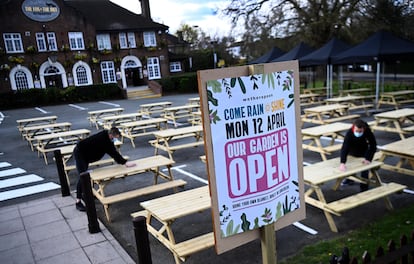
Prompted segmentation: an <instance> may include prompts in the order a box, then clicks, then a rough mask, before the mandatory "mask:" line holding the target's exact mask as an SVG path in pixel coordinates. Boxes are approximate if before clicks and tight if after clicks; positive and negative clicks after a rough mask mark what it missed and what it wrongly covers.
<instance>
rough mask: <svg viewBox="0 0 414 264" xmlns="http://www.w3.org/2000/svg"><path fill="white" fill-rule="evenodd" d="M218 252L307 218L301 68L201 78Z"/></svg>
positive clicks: (282, 66)
mask: <svg viewBox="0 0 414 264" xmlns="http://www.w3.org/2000/svg"><path fill="white" fill-rule="evenodd" d="M198 82H199V93H200V100H201V107H202V116H203V126H204V135H205V149H206V158H207V168H208V174H209V186H210V193H211V196H212V215H213V222H214V233H215V242H216V243H215V244H216V252H217V253H218V254H220V253H223V252H226V251H228V250H230V249H232V248H235V247H237V246H239V245H242V244H245V243H247V242H250V241H252V240H254V239H257V238H259V237H260V231H259V230H260V229H261V228H263V227H264V226H267V227H268V226H269V225H273V226H274V230H277V229H280V228H282V227H284V226H287V225H289V224H292V223H293V222H296V221H299V220H302V219H303V218H304V217H305V205H304V196H303V170H302V139H301V133H300V129H301V124H300V105H299V102H300V101H299V69H298V62H297V61H290V62H282V63H269V64H263V65H255V66H241V67H233V68H223V69H216V70H206V71H199V72H198Z"/></svg>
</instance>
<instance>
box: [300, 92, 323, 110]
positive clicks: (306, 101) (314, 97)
mask: <svg viewBox="0 0 414 264" xmlns="http://www.w3.org/2000/svg"><path fill="white" fill-rule="evenodd" d="M318 97H320V94H317V93H303V94H300V95H299V99H300V106H302V107H303V106H309V105H314V104H318V103H320V101H319V99H318Z"/></svg>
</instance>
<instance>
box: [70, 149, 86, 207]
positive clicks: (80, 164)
mask: <svg viewBox="0 0 414 264" xmlns="http://www.w3.org/2000/svg"><path fill="white" fill-rule="evenodd" d="M73 157H74V158H75V164H76V170H77V171H78V182H77V184H76V198H77V199H81V198H82V193H83V192H82V184H81V181H80V175H81V173H82V172H85V171H87V170H88V167H89V162H88V161H87V160H86V159H85V158H84V157H83V155H82V152H80V151H79V149H78V147H77V146H76V147H75V149H74V150H73Z"/></svg>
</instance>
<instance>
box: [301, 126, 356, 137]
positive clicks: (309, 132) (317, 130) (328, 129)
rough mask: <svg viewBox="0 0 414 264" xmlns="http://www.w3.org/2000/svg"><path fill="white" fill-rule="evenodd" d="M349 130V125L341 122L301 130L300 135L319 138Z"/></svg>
mask: <svg viewBox="0 0 414 264" xmlns="http://www.w3.org/2000/svg"><path fill="white" fill-rule="evenodd" d="M349 128H351V125H350V124H348V123H343V122H335V123H331V124H326V125H320V126H314V127H309V128H304V129H302V134H303V135H306V136H314V137H320V136H322V135H326V134H332V133H337V132H340V131H345V130H348V129H349Z"/></svg>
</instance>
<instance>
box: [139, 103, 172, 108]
mask: <svg viewBox="0 0 414 264" xmlns="http://www.w3.org/2000/svg"><path fill="white" fill-rule="evenodd" d="M171 104H172V102H157V103H150V104H142V105H140V107H142V108H151V107H154V106H167V105H171Z"/></svg>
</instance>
